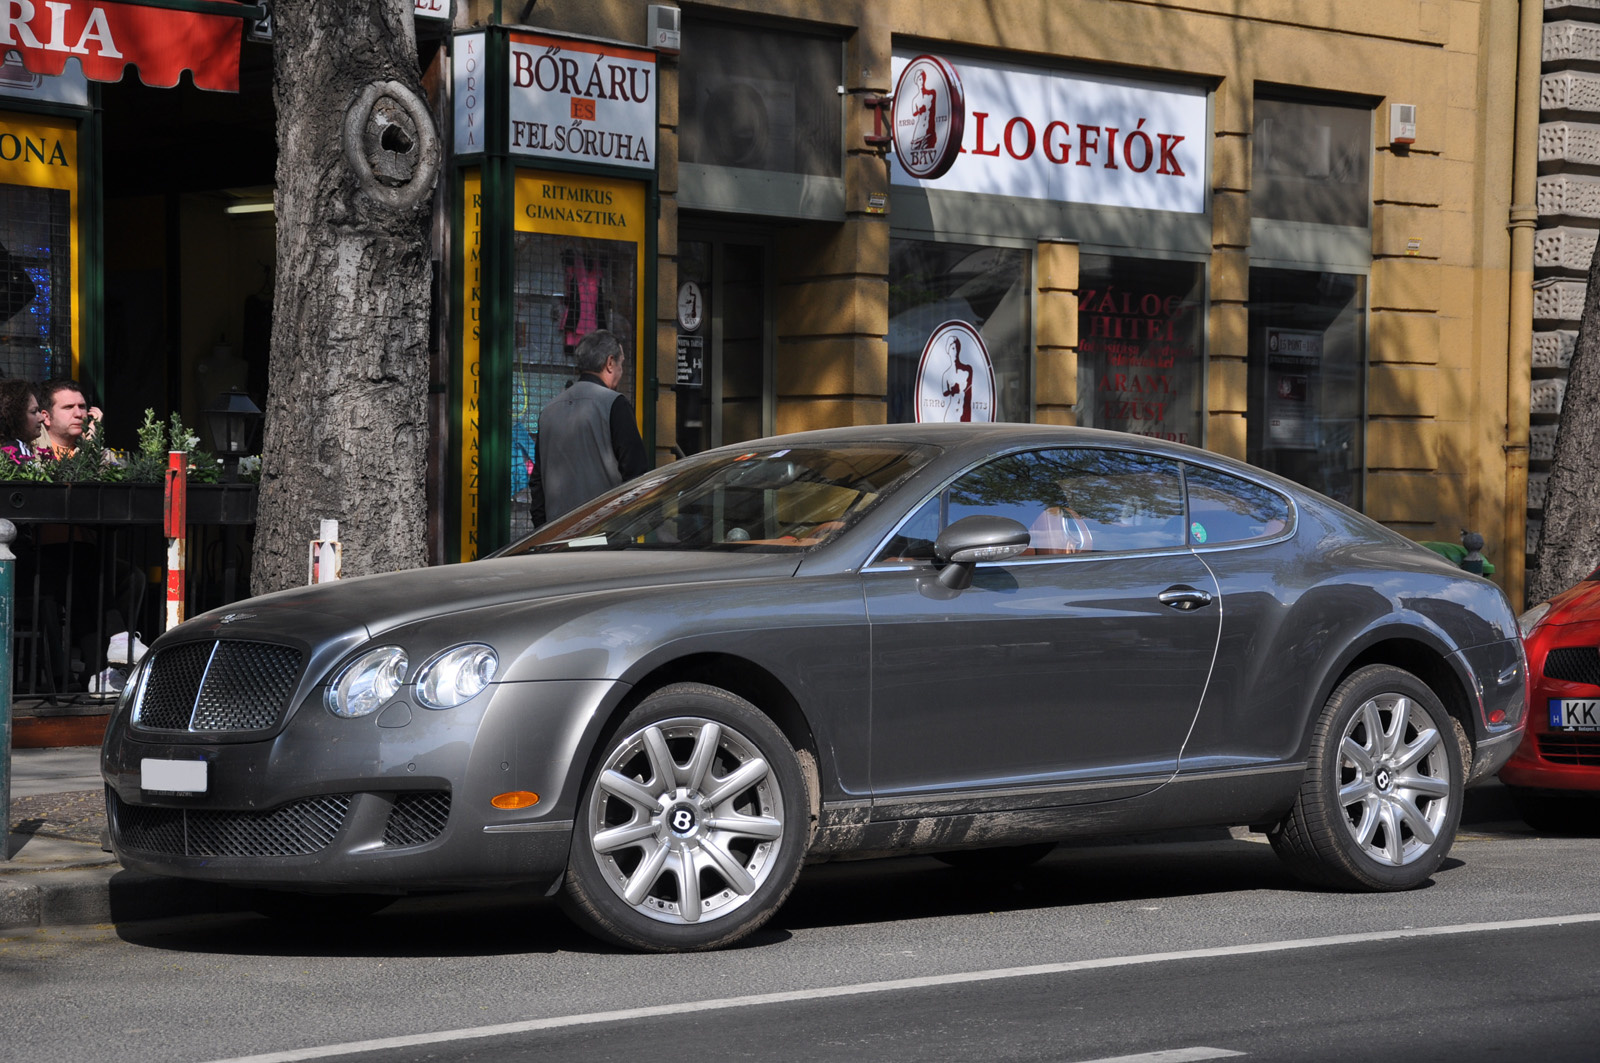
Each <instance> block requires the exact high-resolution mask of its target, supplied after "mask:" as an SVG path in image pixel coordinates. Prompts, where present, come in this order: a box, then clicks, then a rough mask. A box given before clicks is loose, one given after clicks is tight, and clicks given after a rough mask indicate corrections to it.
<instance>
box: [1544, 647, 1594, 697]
mask: <svg viewBox="0 0 1600 1063" xmlns="http://www.w3.org/2000/svg"><path fill="white" fill-rule="evenodd" d="M1544 674H1545V677H1546V678H1549V679H1562V680H1565V681H1566V682H1568V683H1588V684H1589V685H1590V686H1596V687H1600V650H1597V649H1595V648H1594V647H1593V646H1566V647H1562V648H1561V649H1555V650H1551V651H1550V652H1549V653H1547V654H1545V658H1544Z"/></svg>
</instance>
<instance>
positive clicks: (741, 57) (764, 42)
mask: <svg viewBox="0 0 1600 1063" xmlns="http://www.w3.org/2000/svg"><path fill="white" fill-rule="evenodd" d="M841 69H842V51H841V45H840V43H839V41H837V40H834V39H831V38H827V37H817V36H810V35H807V34H803V33H796V32H794V31H793V30H783V31H772V30H764V29H756V28H752V27H748V26H732V25H726V24H722V23H716V22H699V21H694V20H686V24H685V26H684V27H683V53H682V55H681V57H680V59H679V63H678V71H679V88H678V109H679V114H680V122H681V124H680V125H679V127H678V138H679V139H678V157H679V160H680V161H682V162H686V163H691V164H700V165H705V166H719V167H729V168H733V169H741V170H768V171H776V172H780V173H796V174H811V175H814V176H819V177H839V176H841V174H842V172H843V158H842V151H841V148H840V144H841V140H840V137H841V133H840V123H841V119H840V107H839V84H840V78H841V74H840V71H841Z"/></svg>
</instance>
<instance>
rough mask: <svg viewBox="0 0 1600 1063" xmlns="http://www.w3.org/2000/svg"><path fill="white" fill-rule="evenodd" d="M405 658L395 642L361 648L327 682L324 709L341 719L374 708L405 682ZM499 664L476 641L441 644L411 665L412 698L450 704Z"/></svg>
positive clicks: (483, 682)
mask: <svg viewBox="0 0 1600 1063" xmlns="http://www.w3.org/2000/svg"><path fill="white" fill-rule="evenodd" d="M410 663H411V662H410V660H409V659H408V658H407V657H406V651H405V650H402V649H401V648H400V647H399V646H380V647H378V648H377V649H375V650H370V651H368V652H367V653H364V654H362V655H361V656H360V657H357V658H356V659H355V660H354V661H352V662H350V664H348V665H346V666H345V668H344V670H343V671H341V672H340V673H339V674H338V676H337V677H336V678H335V679H334V681H333V683H332V684H330V685H329V687H328V693H327V697H326V703H327V706H328V711H329V712H331V713H333V714H334V715H335V716H342V717H345V718H346V719H351V718H354V717H357V716H367V715H370V714H372V713H374V712H377V711H378V710H379V709H381V708H382V707H383V706H384V705H386V704H388V703H389V700H390V699H391V698H393V697H394V696H395V695H396V694H398V693H399V692H400V688H401V687H403V686H404V685H405V682H406V668H407V666H408V665H409V664H410ZM499 667H500V658H499V657H498V656H496V654H495V652H494V650H493V649H491V648H490V647H488V646H484V645H482V644H479V643H473V644H470V645H467V646H457V647H455V648H453V649H449V650H445V651H444V652H443V653H441V654H438V655H437V656H435V657H433V658H431V659H429V661H428V662H427V663H426V664H424V665H423V666H422V667H421V668H419V669H417V675H416V685H417V690H416V695H417V701H418V702H420V703H421V704H422V705H423V706H425V707H426V708H430V709H451V708H455V707H456V706H457V705H460V704H462V703H463V702H466V701H467V700H468V699H470V698H472V697H474V696H476V695H477V694H479V693H481V692H482V691H483V689H484V688H485V687H487V686H488V685H489V684H490V683H491V682H493V681H494V675H495V671H496V670H497V669H498V668H499Z"/></svg>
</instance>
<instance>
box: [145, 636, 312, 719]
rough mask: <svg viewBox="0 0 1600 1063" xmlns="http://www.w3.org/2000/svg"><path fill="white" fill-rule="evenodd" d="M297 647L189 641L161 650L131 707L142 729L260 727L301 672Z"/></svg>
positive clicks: (280, 707)
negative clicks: (136, 701) (136, 702)
mask: <svg viewBox="0 0 1600 1063" xmlns="http://www.w3.org/2000/svg"><path fill="white" fill-rule="evenodd" d="M302 660H303V656H302V654H301V652H300V651H299V650H297V649H295V648H293V647H291V646H279V645H277V644H275V643H270V642H235V641H219V642H191V643H186V644H184V645H182V646H174V647H172V648H171V649H166V650H162V651H160V652H159V653H157V654H156V655H155V657H154V658H153V659H152V660H151V662H150V671H149V674H148V675H147V676H146V678H145V680H144V687H143V689H142V690H141V691H140V693H139V701H138V704H136V705H135V706H134V712H133V724H134V726H135V727H138V728H141V729H143V730H147V731H203V732H206V733H216V732H219V731H261V730H266V729H268V728H271V727H276V726H277V725H278V724H279V723H280V722H281V721H282V720H283V716H284V713H285V712H287V711H288V708H289V698H290V697H291V696H292V695H293V694H294V687H295V681H296V680H297V679H298V678H299V675H300V666H301V663H302Z"/></svg>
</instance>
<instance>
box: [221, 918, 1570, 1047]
mask: <svg viewBox="0 0 1600 1063" xmlns="http://www.w3.org/2000/svg"><path fill="white" fill-rule="evenodd" d="M1574 923H1600V912H1588V913H1585V914H1582V915H1553V916H1545V917H1542V918H1537V919H1507V920H1504V921H1501V922H1494V923H1458V924H1456V925H1454V926H1425V927H1406V928H1404V929H1401V930H1379V931H1374V932H1372V933H1368V934H1336V935H1333V936H1330V937H1320V938H1299V939H1295V940H1292V941H1263V942H1260V943H1258V944H1254V945H1223V946H1219V947H1216V948H1209V949H1188V950H1186V951H1183V952H1152V953H1146V954H1144V955H1142V956H1107V957H1104V958H1101V959H1097V960H1073V961H1071V962H1068V963H1041V964H1035V965H1033V966H1031V967H1001V968H998V969H995V970H989V971H967V972H964V973H960V974H936V975H927V976H925V977H922V978H896V979H891V980H889V981H884V982H860V983H857V984H855V985H841V986H823V987H821V988H818V989H794V990H789V991H787V992H783V993H757V994H753V995H751V996H744V997H719V998H715V999H712V1000H688V1001H684V1002H682V1003H678V1004H657V1005H654V1006H651V1007H645V1008H624V1009H621V1010H617V1011H592V1012H588V1013H585V1014H582V1015H555V1016H551V1017H550V1018H546V1019H528V1020H526V1021H524V1022H506V1023H500V1024H498V1025H495V1026H473V1027H468V1028H466V1029H461V1030H441V1031H439V1032H437V1033H419V1034H407V1035H404V1036H400V1037H381V1038H376V1039H373V1040H370V1041H349V1042H346V1043H344V1044H335V1045H319V1046H316V1047H313V1048H292V1049H289V1050H287V1051H284V1052H264V1053H262V1054H260V1055H254V1056H233V1057H230V1058H228V1059H222V1060H215V1061H213V1063H303V1061H305V1060H312V1059H328V1058H330V1057H333V1056H347V1055H356V1054H358V1053H361V1052H384V1051H393V1050H395V1049H400V1048H417V1047H421V1046H423V1045H438V1044H448V1043H449V1042H451V1041H468V1040H473V1039H476V1038H483V1037H505V1036H508V1035H511V1034H520V1033H534V1032H536V1031H539V1030H558V1029H562V1028H565V1027H569V1026H596V1025H600V1024H602V1023H608V1022H624V1021H627V1020H630V1019H652V1018H668V1017H673V1016H680V1015H688V1014H691V1013H694V1012H701V1011H723V1010H727V1009H730V1008H748V1007H759V1006H761V1005H765V1004H791V1003H797V1002H801V1001H809V1000H828V999H832V998H837V997H852V996H863V995H866V994H868V993H897V992H901V991H903V990H908V989H933V988H938V987H941V986H952V985H967V984H970V983H973V982H994V981H999V980H1001V979H1005V978H1032V977H1035V976H1037V975H1046V974H1071V973H1073V972H1075V971H1098V970H1107V969H1111V968H1115V967H1136V966H1139V965H1141V964H1154V963H1168V962H1171V961H1173V960H1200V959H1217V958H1222V957H1228V956H1256V955H1262V954H1265V953H1272V952H1292V951H1294V950H1296V949H1320V948H1327V947H1329V946H1331V945H1359V944H1365V943H1368V942H1376V941H1401V940H1404V939H1406V938H1427V937H1443V936H1445V935H1450V934H1481V933H1488V932H1492V931H1497V930H1530V929H1535V928H1538V927H1546V926H1569V925H1572V924H1574ZM1210 1051H1219V1050H1217V1049H1211V1050H1210ZM1124 1058H1129V1059H1144V1058H1147V1057H1142V1056H1130V1057H1124ZM1148 1058H1165V1057H1160V1056H1153V1057H1148ZM1196 1058H1200V1057H1196Z"/></svg>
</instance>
